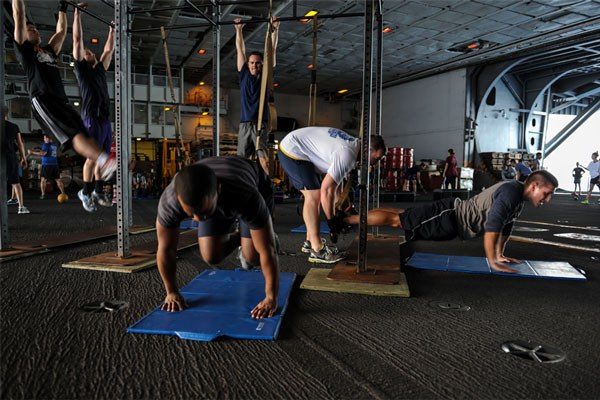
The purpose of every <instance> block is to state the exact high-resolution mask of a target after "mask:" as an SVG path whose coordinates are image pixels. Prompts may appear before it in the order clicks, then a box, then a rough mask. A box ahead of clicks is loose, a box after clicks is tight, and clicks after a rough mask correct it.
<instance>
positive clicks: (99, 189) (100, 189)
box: [94, 179, 104, 194]
mask: <svg viewBox="0 0 600 400" xmlns="http://www.w3.org/2000/svg"><path fill="white" fill-rule="evenodd" d="M94 191H95V192H96V193H98V194H102V193H104V181H103V180H102V179H96V183H95V185H94Z"/></svg>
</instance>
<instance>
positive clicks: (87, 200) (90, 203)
mask: <svg viewBox="0 0 600 400" xmlns="http://www.w3.org/2000/svg"><path fill="white" fill-rule="evenodd" d="M77 197H79V200H81V204H82V205H83V208H84V209H85V211H87V212H94V211H96V204H94V200H93V199H92V196H86V195H85V194H84V193H83V189H81V190H80V191H79V192H77Z"/></svg>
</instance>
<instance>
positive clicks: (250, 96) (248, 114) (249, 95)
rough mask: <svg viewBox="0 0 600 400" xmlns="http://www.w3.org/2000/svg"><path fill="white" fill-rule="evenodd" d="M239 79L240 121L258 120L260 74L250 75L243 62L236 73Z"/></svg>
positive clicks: (265, 118) (264, 115) (265, 116)
mask: <svg viewBox="0 0 600 400" xmlns="http://www.w3.org/2000/svg"><path fill="white" fill-rule="evenodd" d="M238 75H239V80H240V99H241V108H242V109H241V114H240V122H253V121H254V122H257V121H258V105H259V103H260V80H261V75H260V74H257V75H252V74H250V70H249V69H248V65H247V64H245V63H244V66H243V67H242V70H241V71H240V72H239V73H238ZM266 102H267V98H266V96H265V110H264V112H263V121H266V120H267V113H266V108H267V107H266Z"/></svg>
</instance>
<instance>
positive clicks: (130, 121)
mask: <svg viewBox="0 0 600 400" xmlns="http://www.w3.org/2000/svg"><path fill="white" fill-rule="evenodd" d="M127 28H129V15H128V16H127ZM130 49H131V34H130V33H128V34H127V54H129V55H128V56H127V110H128V112H127V155H128V158H127V176H128V181H129V193H130V194H129V196H127V197H128V199H129V219H128V221H127V222H128V224H129V225H128V226H129V227H132V226H133V195H132V189H131V182H132V179H133V171H130V170H129V163H130V162H131V147H132V144H131V142H132V139H133V134H132V132H133V101H131V99H133V79H132V78H133V74H132V73H131V55H130V54H131V53H130ZM148 98H149V99H150V97H148Z"/></svg>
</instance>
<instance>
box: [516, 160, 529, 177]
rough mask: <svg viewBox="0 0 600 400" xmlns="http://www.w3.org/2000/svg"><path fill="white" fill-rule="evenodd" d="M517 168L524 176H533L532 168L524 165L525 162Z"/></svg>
mask: <svg viewBox="0 0 600 400" xmlns="http://www.w3.org/2000/svg"><path fill="white" fill-rule="evenodd" d="M516 168H517V171H519V173H520V174H521V175H523V176H529V175H531V168H529V167H528V166H527V165H525V164H523V162H520V163H518V164H517V166H516Z"/></svg>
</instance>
